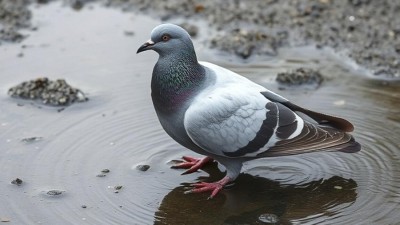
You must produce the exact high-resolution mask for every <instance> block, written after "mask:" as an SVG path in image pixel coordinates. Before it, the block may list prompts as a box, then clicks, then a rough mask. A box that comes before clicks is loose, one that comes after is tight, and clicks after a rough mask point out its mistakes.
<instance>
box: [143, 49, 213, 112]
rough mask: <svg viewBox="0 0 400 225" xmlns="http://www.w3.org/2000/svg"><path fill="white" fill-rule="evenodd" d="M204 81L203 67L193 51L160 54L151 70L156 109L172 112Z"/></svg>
mask: <svg viewBox="0 0 400 225" xmlns="http://www.w3.org/2000/svg"><path fill="white" fill-rule="evenodd" d="M204 81H205V69H204V68H203V67H202V66H201V65H200V64H199V63H198V61H197V58H196V55H195V53H194V52H188V54H181V55H179V56H176V55H161V54H160V58H159V59H158V62H157V64H156V65H155V67H154V70H153V77H152V83H151V89H152V98H153V102H154V105H155V107H156V109H157V110H158V111H163V112H165V113H172V112H174V111H175V110H179V109H180V108H181V107H182V106H184V105H186V103H187V102H188V100H190V99H192V97H193V96H194V95H195V94H196V93H197V92H198V90H200V87H201V86H202V85H203V83H204Z"/></svg>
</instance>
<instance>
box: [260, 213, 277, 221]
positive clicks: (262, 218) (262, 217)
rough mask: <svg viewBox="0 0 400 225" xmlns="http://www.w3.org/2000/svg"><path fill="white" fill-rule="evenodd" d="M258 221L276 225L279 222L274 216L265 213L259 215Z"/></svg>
mask: <svg viewBox="0 0 400 225" xmlns="http://www.w3.org/2000/svg"><path fill="white" fill-rule="evenodd" d="M258 220H259V221H261V222H263V223H265V224H276V223H277V222H278V221H279V218H278V216H277V215H275V214H270V213H265V214H261V215H260V216H259V217H258Z"/></svg>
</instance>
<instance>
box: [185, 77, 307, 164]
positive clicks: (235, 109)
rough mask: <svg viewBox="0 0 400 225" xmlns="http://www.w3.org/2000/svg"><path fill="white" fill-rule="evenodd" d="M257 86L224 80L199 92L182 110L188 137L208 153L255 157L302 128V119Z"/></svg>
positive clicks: (294, 134)
mask: <svg viewBox="0 0 400 225" xmlns="http://www.w3.org/2000/svg"><path fill="white" fill-rule="evenodd" d="M254 88H257V86H253V87H251V86H246V82H244V83H233V84H226V85H225V86H222V87H218V88H216V89H212V90H205V91H203V93H201V94H199V95H198V96H197V97H196V98H195V99H194V101H193V102H192V104H191V106H190V107H189V108H188V110H187V111H186V113H185V120H184V125H185V129H186V131H187V133H188V135H189V137H190V138H191V139H192V141H193V142H194V143H195V144H197V145H198V146H200V147H201V148H202V149H204V150H205V151H208V152H209V153H211V154H214V155H219V156H224V157H255V156H257V155H258V154H261V153H262V152H264V151H266V150H268V148H269V147H271V146H274V144H275V143H276V142H278V141H280V140H286V139H291V138H294V137H296V136H298V135H299V134H300V132H301V131H302V130H303V120H302V119H301V118H300V117H299V116H297V115H296V114H295V113H294V112H292V111H291V110H290V109H288V108H287V107H285V106H283V105H282V104H279V103H274V102H271V101H269V100H268V99H267V98H265V97H264V96H263V95H262V94H261V93H260V92H259V91H255V90H254Z"/></svg>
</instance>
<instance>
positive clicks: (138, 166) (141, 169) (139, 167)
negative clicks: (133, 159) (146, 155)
mask: <svg viewBox="0 0 400 225" xmlns="http://www.w3.org/2000/svg"><path fill="white" fill-rule="evenodd" d="M136 169H138V170H140V171H147V170H148V169H150V166H149V165H137V166H136Z"/></svg>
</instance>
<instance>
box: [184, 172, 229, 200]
mask: <svg viewBox="0 0 400 225" xmlns="http://www.w3.org/2000/svg"><path fill="white" fill-rule="evenodd" d="M229 181H231V178H229V177H228V176H225V177H224V178H222V179H221V180H219V181H217V182H214V183H207V182H201V183H196V184H192V186H193V187H194V188H193V189H191V190H188V191H185V194H190V193H201V192H206V191H211V195H210V197H208V199H212V198H214V197H215V196H216V195H217V194H218V192H219V191H220V190H222V188H223V187H224V186H225V185H226V184H227V183H228V182H229Z"/></svg>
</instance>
